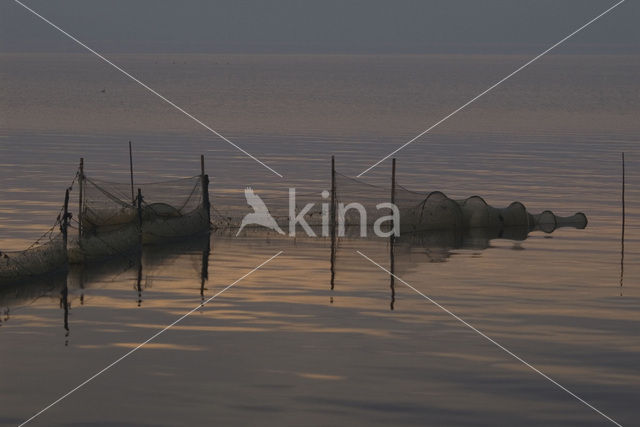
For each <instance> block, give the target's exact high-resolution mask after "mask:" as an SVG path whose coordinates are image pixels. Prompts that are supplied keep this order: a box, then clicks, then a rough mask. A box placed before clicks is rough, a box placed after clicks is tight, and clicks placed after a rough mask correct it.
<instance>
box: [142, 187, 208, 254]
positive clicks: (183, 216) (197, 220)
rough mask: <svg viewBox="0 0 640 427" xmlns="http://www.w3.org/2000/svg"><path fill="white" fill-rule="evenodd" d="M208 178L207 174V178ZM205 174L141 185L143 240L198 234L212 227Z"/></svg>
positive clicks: (147, 241)
mask: <svg viewBox="0 0 640 427" xmlns="http://www.w3.org/2000/svg"><path fill="white" fill-rule="evenodd" d="M205 179H206V177H205ZM202 184H203V177H202V176H201V175H197V176H194V177H191V178H183V179H177V180H172V181H163V182H155V183H149V184H142V185H138V186H137V187H138V188H140V190H141V194H142V200H143V203H142V241H143V243H156V242H160V241H162V240H165V239H171V238H178V237H184V236H190V235H194V234H198V233H200V232H202V231H205V230H208V229H209V213H208V209H207V206H206V200H205V199H204V191H203V187H202Z"/></svg>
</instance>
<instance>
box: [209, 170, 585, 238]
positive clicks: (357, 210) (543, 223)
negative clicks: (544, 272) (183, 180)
mask: <svg viewBox="0 0 640 427" xmlns="http://www.w3.org/2000/svg"><path fill="white" fill-rule="evenodd" d="M332 191H333V192H334V193H333V195H332V194H331V192H330V191H324V192H320V191H318V192H316V193H298V192H295V190H293V189H289V194H287V193H283V192H281V193H275V192H260V193H258V192H257V191H254V190H253V189H251V188H247V189H245V190H244V192H242V191H236V192H220V193H216V192H215V191H214V194H213V197H212V208H211V222H212V225H213V227H214V228H216V229H234V230H235V229H245V227H246V229H251V228H254V229H256V230H260V231H264V228H265V227H266V228H270V229H271V230H273V231H275V232H280V233H282V234H288V232H289V231H290V230H289V225H290V224H291V223H295V224H296V226H300V223H301V222H304V223H305V224H308V225H309V226H310V228H311V229H313V230H316V229H319V228H320V227H322V230H323V231H326V230H327V228H328V227H329V226H332V225H333V226H335V227H336V228H339V229H340V232H339V234H340V235H350V234H354V233H353V232H351V233H350V230H351V231H353V229H358V228H360V227H371V226H374V225H375V224H376V223H378V224H379V225H386V226H387V227H388V228H390V227H391V225H392V223H391V221H390V220H389V216H390V215H391V214H392V213H393V210H392V207H391V206H390V204H393V205H395V206H396V207H397V210H398V214H399V217H400V221H399V222H400V231H401V233H416V232H422V231H436V230H458V229H471V228H497V229H504V228H516V227H520V228H523V229H526V230H528V231H532V230H534V229H540V230H543V231H552V230H553V229H555V228H556V227H559V226H575V227H578V228H584V226H586V217H585V216H584V215H583V214H580V213H578V214H576V215H573V216H571V217H566V218H563V217H559V216H556V215H555V214H553V213H552V212H550V211H544V212H542V213H541V214H537V215H533V214H531V213H529V212H528V211H527V209H526V208H525V206H524V205H523V204H522V203H520V202H513V203H511V204H510V205H509V206H507V207H505V208H496V207H493V206H491V205H489V204H487V202H486V201H485V200H484V199H482V198H481V197H479V196H472V197H469V198H466V199H459V200H458V199H451V198H449V197H447V196H446V195H445V194H444V193H442V192H439V191H433V192H419V191H413V190H410V189H407V188H405V187H403V186H402V185H399V184H398V185H395V186H393V188H391V186H380V185H372V184H368V183H365V182H363V181H361V180H358V179H355V178H351V177H348V176H346V175H343V174H341V173H338V172H335V173H334V182H333V190H332ZM332 203H333V205H332ZM332 207H333V209H332ZM381 218H387V221H386V224H385V223H384V222H382V223H381V222H380V221H379V220H380V219H381ZM298 220H300V221H298ZM324 235H326V233H325V234H324Z"/></svg>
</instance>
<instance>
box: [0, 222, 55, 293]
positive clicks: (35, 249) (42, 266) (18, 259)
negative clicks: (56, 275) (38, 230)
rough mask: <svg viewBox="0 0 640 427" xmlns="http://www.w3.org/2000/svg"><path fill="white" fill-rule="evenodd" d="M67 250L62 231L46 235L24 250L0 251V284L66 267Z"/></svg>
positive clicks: (52, 231)
mask: <svg viewBox="0 0 640 427" xmlns="http://www.w3.org/2000/svg"><path fill="white" fill-rule="evenodd" d="M66 263H67V250H66V247H65V241H64V237H63V235H62V233H61V232H60V231H57V229H53V230H51V233H49V234H48V235H47V236H43V237H42V238H40V240H39V241H38V242H36V243H34V244H33V245H32V247H30V248H29V249H26V250H24V251H9V252H4V251H3V252H0V284H6V283H10V282H17V281H22V280H26V279H30V278H33V277H35V276H41V275H44V274H48V273H52V272H55V271H61V270H64V269H65V268H66Z"/></svg>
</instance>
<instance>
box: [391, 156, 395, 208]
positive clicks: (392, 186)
mask: <svg viewBox="0 0 640 427" xmlns="http://www.w3.org/2000/svg"><path fill="white" fill-rule="evenodd" d="M395 202H396V159H395V157H394V158H393V159H391V203H395Z"/></svg>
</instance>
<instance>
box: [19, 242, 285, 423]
mask: <svg viewBox="0 0 640 427" xmlns="http://www.w3.org/2000/svg"><path fill="white" fill-rule="evenodd" d="M282 252H283V251H280V252H278V253H277V254H275V255H273V256H272V257H271V258H269V259H268V260H266V261H264V262H263V263H262V264H260V265H259V266H257V267H255V268H254V269H253V270H251V271H249V272H248V273H246V274H245V275H244V276H242V277H240V278H239V279H237V280H236V281H235V282H233V283H231V284H230V285H228V286H226V287H225V288H223V289H222V290H221V291H219V292H218V293H216V294H215V295H213V296H212V297H210V298H209V299H207V300H205V301H203V302H202V303H200V304H199V305H198V306H196V307H195V308H193V309H192V310H190V311H188V312H187V313H185V314H183V315H182V316H181V317H179V318H178V319H176V320H175V321H174V322H173V323H171V324H170V325H168V326H166V327H165V328H163V329H161V330H160V331H158V332H156V333H155V334H153V335H152V336H151V337H150V338H148V339H147V340H146V341H144V342H142V343H140V344H138V346H136V347H135V348H133V349H131V350H130V351H128V352H127V353H125V354H124V355H122V356H120V357H119V358H118V359H116V360H115V361H113V362H111V363H110V364H109V365H107V366H106V367H104V368H102V369H101V370H100V371H98V372H96V373H95V374H93V375H92V376H91V377H89V378H87V379H86V380H84V381H83V382H81V383H80V384H78V385H77V386H76V387H74V388H72V389H71V390H69V391H68V392H66V393H65V394H63V395H62V396H60V397H59V398H58V399H56V400H54V401H53V402H51V403H50V404H49V405H47V406H45V407H44V408H42V409H41V410H40V411H38V412H36V413H35V414H34V415H32V416H31V417H30V418H29V419H27V420H26V421H24V422H22V423H21V424H20V425H19V426H18V427H22V426H23V425H25V424H27V423H29V422H31V421H32V420H33V419H34V418H36V417H37V416H39V415H41V414H42V413H43V412H45V411H47V410H48V409H50V408H51V407H53V406H55V405H56V404H58V403H59V402H60V401H62V400H63V399H65V398H67V397H69V395H71V394H72V393H73V392H75V391H77V390H78V389H80V388H82V387H83V386H85V385H86V384H88V383H89V382H91V381H92V380H94V379H95V378H97V377H98V376H100V375H101V374H103V373H104V372H105V371H107V370H108V369H110V368H112V367H113V366H114V365H116V364H117V363H119V362H121V361H122V360H123V359H125V358H127V357H128V356H130V355H131V354H132V353H133V352H135V351H136V350H138V349H140V348H141V347H142V346H144V345H145V344H147V343H149V342H150V341H152V340H153V339H155V338H156V337H158V336H159V335H160V334H162V333H163V332H165V331H166V330H168V329H169V328H171V327H173V326H175V325H176V324H177V323H178V322H180V321H181V320H183V319H184V318H186V317H187V316H189V315H190V314H192V313H193V312H194V311H196V310H198V309H199V308H202V307H203V306H205V305H206V304H207V303H209V302H210V301H211V300H213V299H214V298H216V297H217V296H218V295H220V294H222V293H223V292H224V291H226V290H227V289H229V288H231V287H232V286H233V285H235V284H236V283H238V282H240V281H241V280H242V279H244V278H245V277H247V276H249V275H250V274H252V273H254V272H255V271H256V270H258V269H260V268H261V267H262V266H263V265H265V264H267V263H268V262H269V261H271V260H273V259H274V258H275V257H277V256H279V255H280V254H282Z"/></svg>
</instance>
